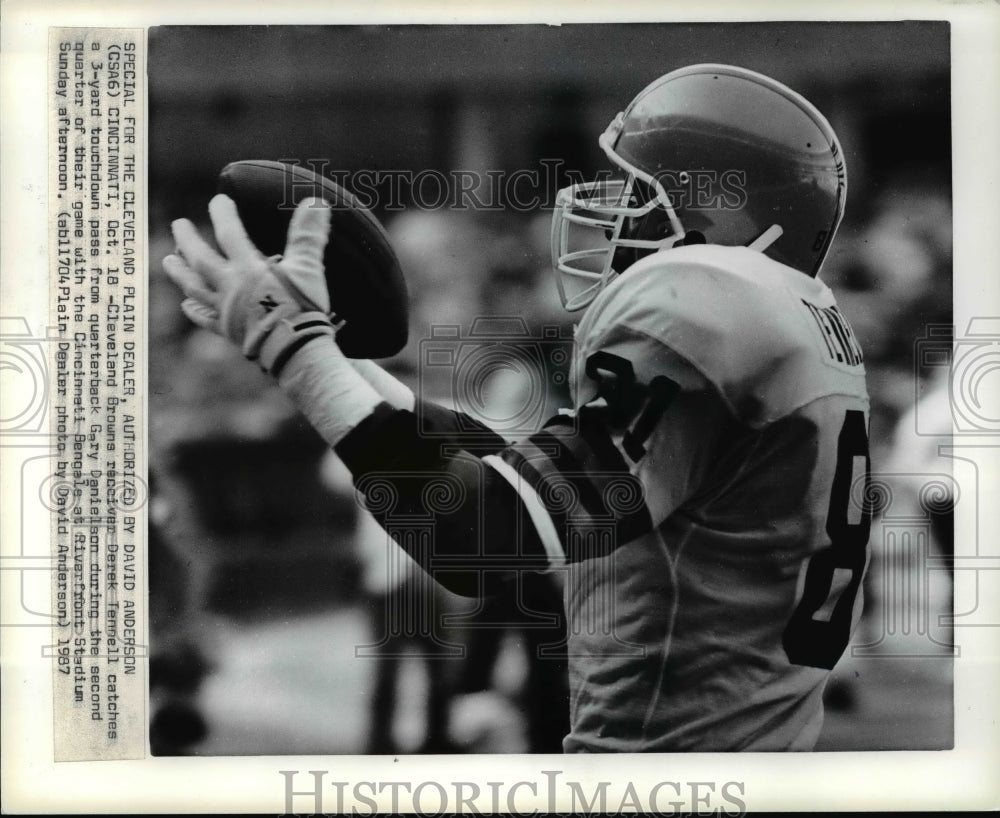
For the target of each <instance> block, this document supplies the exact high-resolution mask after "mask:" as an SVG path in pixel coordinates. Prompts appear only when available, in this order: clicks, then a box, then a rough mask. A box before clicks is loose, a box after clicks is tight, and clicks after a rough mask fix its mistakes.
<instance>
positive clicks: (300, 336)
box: [163, 194, 334, 377]
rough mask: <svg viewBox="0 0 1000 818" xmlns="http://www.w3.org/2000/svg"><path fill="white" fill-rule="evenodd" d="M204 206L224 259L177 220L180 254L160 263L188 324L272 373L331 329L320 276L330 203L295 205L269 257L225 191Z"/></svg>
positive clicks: (175, 231) (175, 228)
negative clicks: (279, 250) (279, 251)
mask: <svg viewBox="0 0 1000 818" xmlns="http://www.w3.org/2000/svg"><path fill="white" fill-rule="evenodd" d="M208 210H209V214H210V215H211V218H212V226H213V228H214V229H215V238H216V241H217V242H218V244H219V246H220V247H221V248H222V251H223V253H225V256H223V255H220V254H219V253H218V252H216V251H215V250H214V249H213V248H212V247H211V246H210V245H209V244H208V243H207V242H206V241H205V240H204V239H203V238H202V237H201V236H200V235H199V234H198V230H197V228H195V226H194V225H193V224H192V223H191V222H190V221H188V220H187V219H178V220H177V221H175V222H174V223H173V225H172V227H173V234H174V239H175V240H176V242H177V251H178V253H177V254H176V255H174V254H171V255H169V256H167V257H166V258H165V259H164V260H163V267H164V269H165V270H166V272H167V274H168V275H169V276H170V277H171V278H172V279H173V280H174V282H175V283H176V284H177V285H178V286H179V287H180V288H181V290H182V291H183V292H184V295H185V296H187V298H186V299H185V301H184V302H183V303H182V304H181V309H182V310H183V311H184V314H185V315H187V317H188V318H190V319H191V321H193V322H194V323H195V324H197V325H198V326H200V327H204V328H205V329H209V330H211V331H213V332H216V333H218V334H219V335H222V336H223V337H225V338H229V339H230V340H232V341H234V342H235V343H237V344H238V345H239V346H240V349H241V350H242V351H243V354H244V355H245V356H246V357H247V358H249V359H251V360H258V359H259V361H260V364H261V367H262V368H263V369H264V370H265V371H267V372H270V373H271V374H272V375H274V376H275V377H277V376H278V375H279V374H280V371H281V369H282V368H283V366H284V364H285V363H287V361H288V360H289V358H291V356H292V355H293V354H294V353H295V352H296V351H297V350H298V349H300V348H301V347H302V346H304V345H305V343H306V342H308V341H310V340H312V339H313V338H317V337H323V336H327V337H333V334H334V328H333V325H332V324H331V322H330V317H329V313H330V296H329V293H328V292H327V289H326V281H325V279H324V275H323V250H324V248H325V247H326V242H327V235H328V233H329V229H330V209H329V206H328V205H327V204H326V202H323V201H322V200H321V199H312V198H311V199H306V200H305V201H303V202H302V203H301V204H299V206H298V207H297V208H296V210H295V213H294V214H292V220H291V224H290V225H289V228H288V242H287V244H286V246H285V255H284V256H283V257H280V256H277V257H273V258H265V257H264V255H263V254H262V253H261V252H260V251H259V250H258V249H257V248H256V247H255V246H254V244H253V242H252V241H250V238H249V237H248V236H247V234H246V230H245V229H244V227H243V223H242V222H241V221H240V217H239V214H238V213H237V210H236V204H235V203H234V202H233V200H232V199H230V198H229V197H228V196H225V195H223V194H219V195H218V196H215V197H214V198H213V199H212V201H211V202H209V205H208Z"/></svg>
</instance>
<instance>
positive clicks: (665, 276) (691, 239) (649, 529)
mask: <svg viewBox="0 0 1000 818" xmlns="http://www.w3.org/2000/svg"><path fill="white" fill-rule="evenodd" d="M599 141H600V145H601V147H602V148H603V150H604V153H605V154H606V155H607V157H608V159H609V160H610V162H611V163H612V166H613V167H614V169H615V170H616V171H617V178H615V179H608V180H604V181H601V182H595V183H591V184H583V185H576V186H572V187H570V188H567V189H565V190H562V191H561V192H560V193H559V195H558V199H557V205H556V208H555V212H554V219H553V226H552V251H553V263H554V267H555V269H556V271H557V280H558V282H559V285H558V286H559V292H560V295H561V297H562V299H563V303H564V305H565V306H566V308H567V309H569V310H581V309H585V312H584V313H583V314H582V318H581V319H580V322H579V325H578V327H577V332H576V352H575V361H574V370H575V376H576V377H575V378H574V390H573V394H572V405H571V406H569V407H567V408H566V410H565V411H563V412H561V413H559V414H558V415H556V416H555V417H553V418H552V419H551V420H550V421H549V422H548V424H547V425H546V427H545V428H544V429H543V430H541V431H539V432H538V433H536V434H533V435H530V436H529V437H528V438H527V439H524V440H520V441H516V442H513V443H510V444H508V443H507V442H506V441H504V440H503V439H501V438H500V437H499V436H492V437H490V436H489V433H488V431H487V430H484V429H481V428H480V429H479V431H480V432H481V434H477V435H469V434H468V430H470V429H472V428H474V427H475V424H474V423H473V422H472V421H471V420H470V419H468V418H460V417H457V415H456V413H455V412H453V411H450V410H445V409H443V408H439V407H434V406H430V405H427V404H426V403H424V402H422V401H421V400H419V399H418V398H417V397H415V396H414V394H413V393H412V392H411V391H410V390H409V389H408V388H407V387H405V386H404V385H403V384H401V383H399V382H398V381H396V380H395V379H394V378H392V377H391V376H390V375H388V373H386V372H385V371H383V370H382V369H380V368H379V367H378V366H377V365H376V364H374V363H372V362H369V361H361V362H358V361H348V360H347V359H346V358H345V357H344V356H343V355H342V354H340V352H339V350H338V348H337V344H336V338H335V331H334V329H333V327H332V326H331V324H330V320H329V318H328V317H327V316H328V314H329V312H330V302H329V297H328V294H327V293H326V290H325V287H324V284H323V270H322V264H321V261H320V259H321V258H322V251H323V247H324V243H325V241H326V230H327V223H328V213H327V211H326V209H325V208H324V207H322V206H317V203H316V202H315V201H312V202H307V203H304V204H303V205H302V206H300V207H299V208H298V210H297V211H296V213H295V215H294V218H293V221H292V224H291V227H290V230H289V239H288V241H289V244H288V252H287V253H286V255H285V256H284V258H283V259H282V260H280V261H275V260H273V259H272V260H266V259H264V258H263V256H261V254H260V253H258V252H257V251H256V249H255V248H254V247H253V245H252V244H251V243H250V241H249V239H248V238H247V236H246V235H245V233H244V231H243V229H242V226H241V224H240V221H239V218H238V216H237V213H236V210H235V207H234V205H233V203H232V201H231V200H228V199H227V198H225V197H216V198H215V199H214V200H213V201H212V202H211V204H210V212H211V215H212V219H213V224H214V228H215V235H216V238H217V240H218V244H219V245H220V247H221V248H222V250H223V253H224V254H225V255H224V256H223V255H221V254H219V253H216V252H215V251H214V250H212V249H211V248H210V247H209V246H208V244H206V243H205V242H204V241H203V240H202V239H201V238H200V237H199V236H198V234H197V232H196V230H195V229H194V227H193V226H192V225H191V223H190V222H188V221H186V220H180V221H178V222H176V223H175V225H174V235H175V238H176V241H177V246H178V248H179V253H178V254H177V255H172V256H170V257H168V258H167V259H166V261H165V266H166V268H167V270H168V271H169V272H170V273H171V275H172V276H173V278H174V279H175V281H177V282H178V284H179V285H180V286H181V288H182V289H183V290H184V292H185V294H186V295H187V297H188V298H187V300H186V301H185V304H184V309H185V311H186V312H187V314H188V315H189V317H191V319H192V320H194V321H195V322H196V323H198V324H200V325H201V326H205V327H209V328H211V329H214V330H215V331H217V332H220V333H222V334H224V335H226V336H227V337H229V338H231V339H232V340H233V341H235V342H237V343H239V344H241V345H242V347H243V351H244V352H245V353H246V354H247V356H248V357H251V358H253V359H256V360H258V361H259V362H260V364H261V365H262V366H263V367H265V368H266V369H267V370H268V371H270V372H271V373H272V374H273V375H274V376H275V377H276V378H277V381H278V383H279V384H280V385H281V388H282V389H283V390H284V391H285V392H286V393H287V394H288V395H289V396H290V397H291V398H292V400H293V401H294V402H295V403H296V405H297V406H298V407H299V409H300V410H301V411H302V412H303V413H304V414H305V415H306V416H307V417H308V418H309V420H310V421H311V422H312V424H313V425H314V426H315V427H316V429H317V430H318V431H319V432H320V433H321V434H322V435H323V436H324V438H325V439H326V440H327V441H328V442H329V443H330V445H331V446H333V447H334V449H335V451H336V452H337V453H338V454H339V455H340V457H341V458H342V459H343V460H344V462H345V463H346V464H347V466H348V467H349V468H350V469H351V471H352V473H353V475H354V478H355V485H356V487H357V488H358V490H359V491H360V492H362V493H363V494H364V495H365V496H366V498H367V504H368V506H369V508H370V509H371V510H372V512H373V513H374V514H375V516H376V518H377V519H379V520H380V521H381V522H383V523H384V524H385V525H386V526H387V527H388V528H390V529H391V532H392V533H393V536H394V537H396V538H397V540H398V542H399V543H400V545H401V546H402V547H403V548H404V549H406V551H407V552H408V553H409V554H410V555H411V556H412V557H413V558H414V559H415V560H416V561H417V562H418V563H420V564H421V565H422V566H423V567H424V568H425V570H427V571H428V572H430V573H431V574H432V575H433V576H434V577H435V578H436V579H437V580H438V581H439V582H441V583H442V584H444V585H446V586H447V587H449V588H450V589H452V590H454V591H457V592H459V593H464V594H469V595H474V594H484V593H496V592H501V593H502V592H510V593H516V590H512V589H516V588H517V582H516V575H517V574H518V572H520V571H524V570H543V571H544V570H547V571H562V572H564V575H565V588H566V590H565V604H566V610H567V623H568V641H569V645H568V652H569V657H570V671H569V672H570V690H571V729H570V732H569V734H568V735H567V737H566V739H565V741H564V749H565V750H566V751H568V752H607V751H678V750H692V751H721V750H808V749H810V748H811V747H812V746H813V745H814V743H815V741H816V739H817V736H818V734H819V731H820V726H821V723H822V716H823V706H822V694H823V688H824V684H825V682H826V680H827V677H828V675H829V671H830V669H831V668H832V667H833V666H834V664H835V663H836V662H837V660H838V658H839V657H840V655H841V654H842V652H843V651H844V649H845V647H846V646H847V644H848V640H849V639H850V637H851V633H852V631H853V629H854V627H855V625H856V623H857V621H858V617H859V614H860V611H861V606H862V601H861V594H860V589H861V581H862V577H863V574H864V572H865V568H866V564H867V541H868V534H869V526H870V514H869V511H868V509H867V508H866V505H865V491H866V488H867V480H868V476H867V475H868V469H869V458H868V440H867V428H868V397H867V393H866V388H865V376H864V367H863V364H862V354H861V350H860V349H859V347H858V344H857V342H856V340H855V337H854V335H853V333H852V331H851V329H850V327H849V325H848V323H847V321H846V320H845V319H844V317H843V315H842V314H841V313H840V311H839V310H838V308H837V305H836V303H835V301H834V298H833V295H832V294H831V292H830V290H829V289H828V288H827V287H826V286H825V285H824V284H822V283H821V282H820V281H818V280H817V278H816V275H817V273H818V272H819V269H820V266H821V264H822V263H823V259H824V257H825V256H826V254H827V252H828V250H829V248H830V243H831V241H832V240H833V237H834V234H835V232H836V230H837V227H838V224H839V223H840V220H841V218H842V216H843V212H844V201H845V195H846V173H845V167H844V161H843V155H842V151H841V148H840V146H839V143H838V141H837V138H836V136H835V134H834V132H833V130H832V129H831V127H830V125H829V123H828V122H827V121H826V119H825V118H824V117H823V116H822V115H821V114H820V113H819V112H818V111H817V110H816V109H815V108H814V107H813V106H812V105H811V104H810V103H809V102H807V101H806V100H805V99H803V98H802V97H801V96H800V95H799V94H797V93H796V92H794V91H792V90H790V89H789V88H787V87H785V86H784V85H782V84H781V83H778V82H776V81H775V80H773V79H770V78H768V77H765V76H762V75H760V74H757V73H754V72H752V71H748V70H745V69H742V68H737V67H732V66H724V65H695V66H689V67H686V68H682V69H679V70H676V71H673V72H671V73H669V74H666V75H665V76H662V77H660V78H659V79H657V80H656V81H655V82H653V83H652V84H651V85H649V86H648V87H647V88H645V89H644V90H643V91H642V92H641V93H640V94H639V95H638V96H637V97H636V98H635V99H634V100H633V101H632V103H631V104H630V105H629V106H628V107H627V108H626V109H625V110H624V111H623V112H622V113H620V114H618V116H617V117H615V119H614V120H613V121H612V122H611V124H610V125H609V126H608V128H607V130H606V131H605V132H604V134H603V135H602V136H601V137H600V140H599ZM579 231H582V234H583V236H586V235H587V234H589V233H592V234H593V236H594V239H593V243H592V244H591V245H590V246H582V242H583V241H585V238H581V236H580V235H576V233H577V232H579ZM264 305H266V306H264ZM429 432H430V433H429ZM449 433H453V434H452V437H451V438H450V443H451V444H452V445H442V440H443V438H442V437H441V435H444V436H445V437H444V440H445V441H448V440H449V438H447V435H448V434H449ZM470 441H474V442H470ZM407 520H409V521H411V522H410V523H407V522H406V521H407ZM511 577H513V578H514V579H513V581H512V580H511Z"/></svg>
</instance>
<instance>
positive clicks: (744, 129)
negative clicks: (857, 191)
mask: <svg viewBox="0 0 1000 818" xmlns="http://www.w3.org/2000/svg"><path fill="white" fill-rule="evenodd" d="M598 142H599V144H600V146H601V148H602V149H603V151H604V153H605V155H606V156H607V157H608V159H609V160H610V161H611V163H612V164H613V165H614V167H615V168H616V169H617V170H618V171H619V172H624V174H625V177H624V179H622V180H614V181H600V182H592V183H587V184H579V185H573V186H570V187H568V188H564V189H563V190H561V191H559V193H558V194H557V197H556V207H555V210H554V212H553V222H552V264H553V267H554V268H555V270H556V280H557V287H558V290H559V295H560V298H561V299H562V302H563V306H564V307H565V308H566V309H567V310H570V311H574V310H579V309H582V308H583V307H586V306H587V305H588V304H589V303H590V302H591V301H592V300H593V299H594V298H595V297H596V296H597V294H598V293H599V292H600V291H601V290H602V289H604V288H605V287H606V286H607V285H608V284H609V283H610V282H611V281H613V280H614V278H616V277H617V276H618V275H620V274H621V273H623V272H624V271H625V270H626V269H627V267H628V266H630V265H631V264H633V263H634V262H635V261H636V260H638V259H639V258H641V257H642V256H645V255H648V254H649V253H653V252H657V251H659V250H664V249H668V248H671V247H674V246H678V245H680V244H694V243H709V244H722V245H728V246H745V247H750V248H751V249H753V250H756V251H759V252H763V253H766V254H767V255H768V256H770V257H772V258H773V259H774V260H776V261H779V262H781V263H783V264H785V265H787V266H790V267H793V268H795V269H797V270H799V271H801V272H803V273H804V274H806V275H811V276H814V275H816V273H817V272H818V271H819V267H820V265H821V264H822V262H823V259H824V258H825V256H826V253H827V251H828V250H829V247H830V242H831V241H832V239H833V236H834V233H835V232H836V229H837V226H838V225H839V223H840V220H841V218H842V216H843V212H844V200H845V197H846V190H847V178H846V172H845V169H844V162H843V152H842V151H841V149H840V145H839V143H838V141H837V137H836V135H835V134H834V132H833V129H832V128H831V127H830V125H829V123H828V122H827V121H826V119H824V118H823V116H822V114H820V113H819V111H817V110H816V109H815V108H814V107H813V106H812V105H811V104H810V103H809V102H808V101H806V100H805V99H804V98H803V97H801V96H800V95H799V94H797V93H795V92H794V91H792V90H791V89H789V88H787V87H786V86H784V85H782V84H781V83H779V82H777V81H775V80H772V79H770V78H769V77H765V76H763V75H761V74H757V73H755V72H752V71H748V70H746V69H743V68H737V67H734V66H724V65H694V66H688V67H686V68H681V69H678V70H677V71H673V72H671V73H669V74H666V75H664V76H663V77H660V78H659V79H657V80H656V81H654V82H653V83H651V84H650V85H649V86H647V88H646V89H644V90H643V91H642V92H641V93H640V94H639V95H638V96H637V97H636V98H635V99H634V100H633V101H632V103H631V104H630V105H629V106H628V108H626V110H625V111H623V112H622V113H619V114H618V115H617V116H616V117H615V118H614V120H612V122H611V124H610V125H609V126H608V128H607V129H606V130H605V132H604V133H603V134H602V135H601V137H600V138H599V140H598ZM686 231H687V234H688V235H686ZM585 233H586V234H589V236H587V237H586V238H584V236H583V234H585ZM581 239H584V240H582V241H581Z"/></svg>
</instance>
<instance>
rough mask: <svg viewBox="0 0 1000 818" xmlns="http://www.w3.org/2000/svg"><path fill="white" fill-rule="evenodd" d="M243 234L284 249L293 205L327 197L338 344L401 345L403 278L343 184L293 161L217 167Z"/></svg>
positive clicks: (347, 347)
mask: <svg viewBox="0 0 1000 818" xmlns="http://www.w3.org/2000/svg"><path fill="white" fill-rule="evenodd" d="M218 190H219V193H225V194H226V195H227V196H229V197H230V198H231V199H232V200H233V201H234V202H236V209H237V210H238V211H239V214H240V218H241V219H242V221H243V225H244V227H245V228H246V231H247V235H249V236H250V239H251V240H252V241H253V243H254V244H255V245H257V249H259V250H260V251H261V252H262V253H264V254H265V255H267V256H272V255H276V254H279V253H282V252H284V249H285V240H286V234H287V233H288V225H289V223H290V222H291V218H292V211H293V210H294V209H295V205H297V204H298V203H299V202H301V201H302V200H303V199H307V198H309V197H310V196H318V197H321V198H323V199H325V200H326V201H327V202H328V203H329V204H330V239H329V242H328V243H327V246H326V253H325V255H324V259H323V263H324V266H325V269H326V286H327V289H328V290H329V293H330V303H331V305H332V308H333V312H334V314H335V316H336V318H337V319H338V320H340V319H342V320H343V321H344V322H345V323H344V326H343V327H341V329H340V330H339V331H338V332H337V344H338V345H339V346H340V348H341V350H342V351H343V353H344V354H345V355H346V356H347V357H349V358H387V357H389V356H391V355H395V354H396V353H398V352H399V351H400V350H401V349H402V348H403V347H404V346H406V339H407V333H408V308H407V294H406V283H405V281H404V279H403V273H402V270H401V269H400V266H399V261H398V260H397V258H396V254H395V252H394V251H393V249H392V246H391V244H390V243H389V237H388V236H387V235H386V232H385V229H384V228H383V227H382V225H381V223H380V222H379V221H378V219H376V218H375V216H374V215H373V214H372V212H371V211H370V210H368V208H366V207H364V205H362V204H361V202H359V201H358V199H357V197H355V196H354V195H353V194H352V193H350V191H348V190H345V189H344V188H343V187H341V186H340V185H338V184H336V183H335V182H334V181H332V180H331V179H327V178H325V177H324V176H320V175H319V174H317V173H314V172H313V171H311V170H308V169H307V168H304V167H301V166H299V165H288V164H285V163H282V162H271V161H267V160H263V159H251V160H245V161H241V162H231V163H230V164H228V165H226V166H225V167H224V168H223V169H222V172H221V173H220V174H219V185H218Z"/></svg>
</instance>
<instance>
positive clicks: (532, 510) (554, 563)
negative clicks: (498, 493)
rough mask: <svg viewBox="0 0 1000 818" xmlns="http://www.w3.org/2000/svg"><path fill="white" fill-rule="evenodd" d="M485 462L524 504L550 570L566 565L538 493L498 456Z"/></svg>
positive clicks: (556, 533)
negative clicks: (547, 559) (546, 557)
mask: <svg viewBox="0 0 1000 818" xmlns="http://www.w3.org/2000/svg"><path fill="white" fill-rule="evenodd" d="M483 462H484V463H485V464H487V465H488V466H490V467H491V468H492V469H493V470H494V471H496V472H497V474H499V475H500V476H501V477H502V478H503V479H504V480H506V481H507V482H508V483H509V484H510V486H511V488H513V489H514V491H516V492H517V494H518V496H519V497H520V498H521V502H522V503H524V508H525V510H526V511H527V512H528V517H529V518H530V519H531V522H532V524H533V525H534V526H535V532H536V533H537V534H538V539H539V540H540V541H541V543H542V547H543V548H544V549H545V553H546V555H547V556H548V558H549V569H548V570H550V571H551V570H555V569H557V568H561V567H562V566H563V565H565V564H566V553H565V551H563V547H562V542H560V540H559V534H558V532H557V531H556V527H555V524H554V523H553V522H552V518H551V517H550V516H549V512H548V511H547V510H546V508H545V506H544V505H543V504H542V500H541V498H540V497H539V496H538V492H536V491H535V489H534V488H532V486H531V485H530V484H529V483H528V481H527V480H525V479H523V478H522V477H521V475H520V474H518V473H517V470H515V469H514V467H513V466H511V465H510V464H508V463H506V462H505V461H504V460H503V459H502V458H500V457H498V456H497V455H492V454H491V455H486V456H485V457H483Z"/></svg>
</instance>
